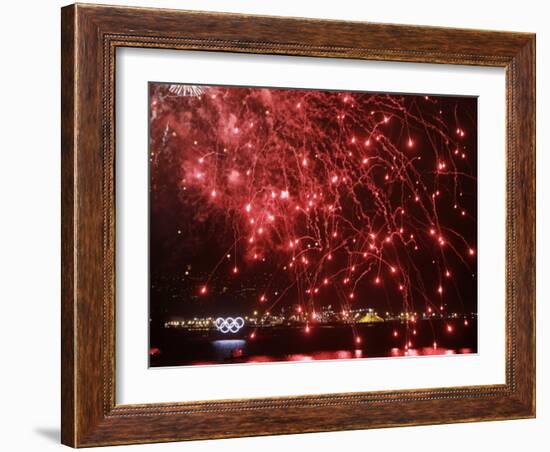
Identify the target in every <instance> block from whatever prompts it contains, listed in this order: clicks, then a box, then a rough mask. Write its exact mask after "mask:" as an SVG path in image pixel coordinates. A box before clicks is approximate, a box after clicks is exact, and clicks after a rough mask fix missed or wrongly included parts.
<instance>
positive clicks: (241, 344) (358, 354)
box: [194, 340, 474, 365]
mask: <svg viewBox="0 0 550 452" xmlns="http://www.w3.org/2000/svg"><path fill="white" fill-rule="evenodd" d="M212 345H213V346H214V350H215V359H214V361H212V362H209V361H201V362H196V363H194V364H202V365H206V364H215V363H216V362H220V361H222V362H223V361H232V362H238V363H268V362H279V361H324V360H332V359H355V358H369V355H368V353H367V352H366V351H365V350H361V349H357V350H322V351H316V352H312V353H291V354H287V355H280V356H274V355H250V356H248V355H247V353H246V340H218V341H213V342H212ZM473 352H474V351H473V350H472V349H471V348H459V349H448V348H444V347H437V346H436V347H419V348H410V349H408V350H404V349H400V348H397V347H394V348H392V349H391V350H390V353H389V355H388V357H397V356H434V355H461V354H468V353H473ZM371 357H380V355H374V356H371Z"/></svg>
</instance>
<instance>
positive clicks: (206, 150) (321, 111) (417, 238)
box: [149, 83, 477, 322]
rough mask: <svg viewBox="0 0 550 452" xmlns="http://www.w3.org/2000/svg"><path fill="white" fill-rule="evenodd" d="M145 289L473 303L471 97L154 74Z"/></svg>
mask: <svg viewBox="0 0 550 452" xmlns="http://www.w3.org/2000/svg"><path fill="white" fill-rule="evenodd" d="M149 88H150V149H149V151H150V205H149V207H150V281H151V292H150V303H151V317H152V319H153V321H159V322H161V321H164V320H165V319H167V318H169V317H170V316H175V315H177V316H185V317H189V316H199V317H200V316H218V315H223V316H227V315H246V314H250V313H251V312H252V311H253V310H258V311H259V312H260V313H265V312H268V311H269V312H273V313H279V312H280V311H281V310H284V312H285V313H287V314H288V313H292V312H303V313H305V314H307V315H308V316H311V318H312V319H313V320H314V318H315V315H316V314H315V313H316V312H318V311H319V310H320V309H321V308H322V307H327V306H329V305H330V306H331V307H332V308H333V309H334V311H336V312H346V311H347V310H350V309H356V308H363V307H372V308H374V309H376V310H378V311H381V312H382V311H383V312H386V311H389V312H393V313H399V312H401V311H418V312H432V311H433V312H459V313H472V312H473V313H475V312H477V254H476V250H477V196H476V192H477V179H476V177H477V99H476V98H473V97H448V96H447V97H445V96H431V95H430V96H425V95H402V94H386V93H368V92H337V91H320V90H302V89H300V90H297V89H296V90H293V89H274V88H242V87H224V86H199V85H170V84H162V83H151V84H150V87H149Z"/></svg>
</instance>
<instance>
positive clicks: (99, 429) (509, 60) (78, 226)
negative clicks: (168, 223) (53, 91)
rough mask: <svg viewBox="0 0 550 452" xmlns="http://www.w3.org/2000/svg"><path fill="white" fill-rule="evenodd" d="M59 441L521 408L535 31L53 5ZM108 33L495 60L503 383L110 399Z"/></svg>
mask: <svg viewBox="0 0 550 452" xmlns="http://www.w3.org/2000/svg"><path fill="white" fill-rule="evenodd" d="M61 32H62V150H61V154H62V349H61V352H62V368H61V370H62V372H61V374H62V379H61V384H62V442H63V443H64V444H67V445H70V446H74V447H84V446H97V445H109V444H127V443H146V442H157V441H177V440H190V439H202V438H224V437H232V436H250V435H271V434H282V433H299V432H315V431H330V430H347V429H362V428H375V427H389V426H401V425H420V424H439V423H448V422H467V421H483V420H497V419H511V418H514V419H517V418H529V417H534V416H535V35H534V34H527V33H508V32H494V31H480V30H459V29H448V28H434V27H417V26H406V25H386V24H372V23H353V22H337V21H327V20H312V19H295V18H279V17H262V16H246V15H235V14H218V13H203V12H187V11H175V10H159V9H143V8H125V7H108V6H94V5H80V4H76V5H71V6H67V7H65V8H63V9H62V26H61ZM117 47H149V48H169V49H186V50H211V51H224V52H241V53H263V54H279V55H301V56H318V57H331V58H354V59H371V60H388V61H401V62H423V63H441V64H451V63H452V64H466V65H479V66H499V67H504V68H505V69H506V105H507V131H506V134H507V142H506V148H507V149H506V164H507V180H506V187H507V190H506V191H507V207H506V209H507V214H506V217H507V219H506V253H507V261H506V344H507V347H506V383H505V384H502V385H492V386H472V387H454V388H439V389H421V390H400V391H387V392H365V393H347V394H337V395H334V394H332V395H328V394H327V395H317V396H302V397H279V398H268V399H251V400H224V401H215V402H199V403H196V402H194V403H191V402H188V403H185V402H182V403H177V402H174V403H166V404H150V405H122V406H121V405H117V404H116V403H115V381H114V380H115V365H116V363H115V358H114V357H115V353H114V351H115V350H114V347H115V342H114V338H115V335H114V334H115V321H114V319H115V295H114V294H115V265H114V262H115V260H114V259H115V254H114V241H115V229H114V224H115V207H114V196H115V174H114V158H115V136H114V118H115V116H114V113H115V110H114V86H115V83H114V82H115V70H114V69H115V64H116V58H115V50H116V48H117Z"/></svg>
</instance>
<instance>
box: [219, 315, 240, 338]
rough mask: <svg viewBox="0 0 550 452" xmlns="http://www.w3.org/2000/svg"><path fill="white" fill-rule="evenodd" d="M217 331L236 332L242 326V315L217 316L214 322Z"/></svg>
mask: <svg viewBox="0 0 550 452" xmlns="http://www.w3.org/2000/svg"><path fill="white" fill-rule="evenodd" d="M214 325H216V328H217V329H218V331H221V332H222V333H224V334H226V333H236V332H238V331H239V330H240V329H241V328H242V327H243V326H244V319H243V318H242V317H235V318H233V317H227V318H225V319H224V318H223V317H218V318H217V319H216V321H215V322H214Z"/></svg>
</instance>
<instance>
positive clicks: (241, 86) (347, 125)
mask: <svg viewBox="0 0 550 452" xmlns="http://www.w3.org/2000/svg"><path fill="white" fill-rule="evenodd" d="M61 31H62V150H61V153H62V442H63V443H64V444H67V445H70V446H73V447H86V446H100V445H114V444H132V443H146V442H161V441H178V440H191V439H211V438H224V437H235V436H253V435H270V434H284V433H300V432H315V431H331V430H347V429H363V428H376V427H390V426H402V425H422V424H438V423H449V422H467V421H483V420H501V419H517V418H527V417H534V416H535V331H534V325H535V36H534V35H533V34H527V33H511V32H495V31H480V30H461V29H447V28H434V27H418V26H406V25H386V24H372V23H355V22H338V21H321V20H312V19H295V18H278V17H262V16H245V15H235V14H219V13H206V12H188V11H176V10H160V9H144V8H125V7H109V6H95V5H78V4H76V5H71V6H67V7H65V8H63V9H62V30H61Z"/></svg>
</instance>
